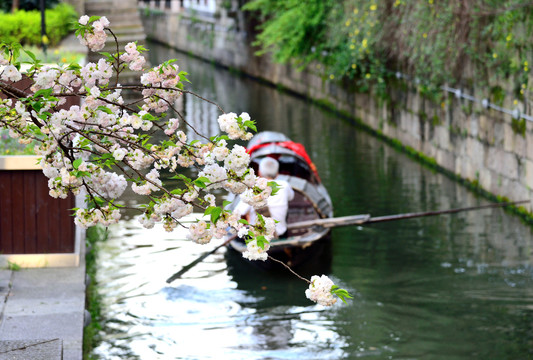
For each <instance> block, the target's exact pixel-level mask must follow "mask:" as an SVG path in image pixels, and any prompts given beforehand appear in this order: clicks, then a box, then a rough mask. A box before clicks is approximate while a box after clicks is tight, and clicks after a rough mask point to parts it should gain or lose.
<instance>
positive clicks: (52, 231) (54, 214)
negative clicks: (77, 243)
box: [42, 194, 61, 253]
mask: <svg viewBox="0 0 533 360" xmlns="http://www.w3.org/2000/svg"><path fill="white" fill-rule="evenodd" d="M42 201H46V202H48V203H49V204H50V205H49V209H48V239H47V240H48V246H47V251H46V252H48V253H58V252H61V246H60V238H59V237H60V234H61V230H60V229H61V221H60V219H61V217H60V216H59V215H60V212H61V202H60V200H59V199H54V198H52V197H50V195H48V194H46V198H43V199H42Z"/></svg>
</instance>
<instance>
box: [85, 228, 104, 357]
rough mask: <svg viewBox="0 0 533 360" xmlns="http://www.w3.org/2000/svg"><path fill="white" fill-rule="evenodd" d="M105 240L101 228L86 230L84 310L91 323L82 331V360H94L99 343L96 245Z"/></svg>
mask: <svg viewBox="0 0 533 360" xmlns="http://www.w3.org/2000/svg"><path fill="white" fill-rule="evenodd" d="M105 240H107V230H106V229H105V228H103V227H101V226H94V227H91V228H89V229H87V232H86V243H87V253H86V254H85V266H86V273H87V275H88V276H89V277H90V281H89V283H88V284H87V287H86V289H85V308H86V309H87V310H88V311H89V313H90V314H91V323H90V324H89V325H87V326H86V327H85V328H84V329H83V359H84V360H92V359H94V358H93V357H92V355H91V352H92V350H93V349H94V348H95V347H96V346H97V345H98V343H99V342H100V337H99V332H100V330H101V329H102V326H101V319H102V314H101V301H102V296H101V295H100V294H99V293H98V282H97V281H96V272H97V264H96V259H97V254H98V244H99V243H100V242H102V241H105Z"/></svg>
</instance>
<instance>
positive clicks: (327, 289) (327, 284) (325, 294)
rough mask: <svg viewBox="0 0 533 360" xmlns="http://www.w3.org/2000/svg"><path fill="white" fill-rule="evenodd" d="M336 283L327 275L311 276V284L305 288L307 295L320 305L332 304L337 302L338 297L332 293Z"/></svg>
mask: <svg viewBox="0 0 533 360" xmlns="http://www.w3.org/2000/svg"><path fill="white" fill-rule="evenodd" d="M334 285H335V284H334V283H333V281H332V280H331V279H330V278H328V277H327V276H326V275H322V276H317V275H313V276H312V277H311V284H310V285H309V288H308V289H307V290H305V296H307V298H308V299H309V300H312V301H314V302H316V303H318V304H320V305H324V306H331V305H333V304H335V302H337V299H336V298H335V297H334V296H333V294H332V293H331V290H332V287H333V286H334Z"/></svg>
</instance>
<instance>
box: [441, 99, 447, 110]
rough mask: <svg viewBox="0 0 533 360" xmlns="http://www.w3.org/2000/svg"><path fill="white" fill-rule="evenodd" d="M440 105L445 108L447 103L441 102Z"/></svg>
mask: <svg viewBox="0 0 533 360" xmlns="http://www.w3.org/2000/svg"><path fill="white" fill-rule="evenodd" d="M440 107H441V108H443V109H444V108H445V107H446V103H445V102H444V101H443V102H441V103H440Z"/></svg>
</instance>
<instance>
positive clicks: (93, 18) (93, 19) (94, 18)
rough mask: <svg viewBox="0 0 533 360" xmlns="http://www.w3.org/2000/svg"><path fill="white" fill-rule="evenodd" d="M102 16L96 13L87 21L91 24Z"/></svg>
mask: <svg viewBox="0 0 533 360" xmlns="http://www.w3.org/2000/svg"><path fill="white" fill-rule="evenodd" d="M100 18H101V16H96V15H94V16H91V17H90V18H89V21H88V22H87V24H90V23H92V22H93V21H96V20H100Z"/></svg>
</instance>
